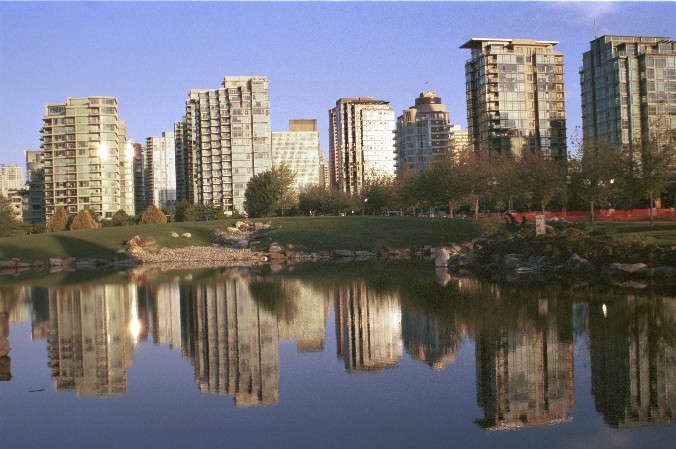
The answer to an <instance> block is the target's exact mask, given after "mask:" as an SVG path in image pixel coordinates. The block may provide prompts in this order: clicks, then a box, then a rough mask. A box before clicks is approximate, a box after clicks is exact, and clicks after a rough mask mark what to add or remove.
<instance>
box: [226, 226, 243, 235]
mask: <svg viewBox="0 0 676 449" xmlns="http://www.w3.org/2000/svg"><path fill="white" fill-rule="evenodd" d="M227 231H228V233H230V234H239V233H240V232H242V231H240V230H239V228H232V227H228V229H227Z"/></svg>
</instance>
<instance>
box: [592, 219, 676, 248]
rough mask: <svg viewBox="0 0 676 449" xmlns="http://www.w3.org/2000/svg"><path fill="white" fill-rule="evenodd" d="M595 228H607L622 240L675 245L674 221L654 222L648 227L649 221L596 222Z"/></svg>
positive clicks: (675, 225) (675, 231)
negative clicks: (653, 224)
mask: <svg viewBox="0 0 676 449" xmlns="http://www.w3.org/2000/svg"><path fill="white" fill-rule="evenodd" d="M593 228H595V229H607V230H609V231H610V232H612V233H613V234H614V235H615V237H616V238H619V239H622V240H638V241H641V242H645V243H656V244H659V245H676V223H674V222H668V223H665V222H656V223H655V226H653V227H652V228H651V227H650V223H596V224H594V225H593Z"/></svg>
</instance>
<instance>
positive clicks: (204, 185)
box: [174, 76, 272, 214]
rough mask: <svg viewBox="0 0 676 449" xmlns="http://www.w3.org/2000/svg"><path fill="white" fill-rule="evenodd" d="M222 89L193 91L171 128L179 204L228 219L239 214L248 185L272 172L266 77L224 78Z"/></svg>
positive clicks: (268, 99)
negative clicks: (207, 208) (219, 210)
mask: <svg viewBox="0 0 676 449" xmlns="http://www.w3.org/2000/svg"><path fill="white" fill-rule="evenodd" d="M222 86H223V87H222V88H219V89H192V90H191V91H190V94H189V97H188V100H187V101H186V114H185V116H184V117H183V120H182V122H181V123H180V124H175V126H174V130H175V131H176V133H177V138H176V142H177V147H176V154H177V161H176V164H177V174H176V178H177V181H178V182H179V183H183V184H182V185H180V186H177V191H178V192H177V193H178V198H177V199H178V200H179V201H180V200H181V199H185V200H187V201H188V202H190V203H192V204H203V205H213V206H220V207H223V209H224V211H225V213H226V214H231V213H232V212H233V211H235V210H239V211H241V210H243V208H244V192H245V190H246V184H247V182H248V181H249V180H250V179H251V178H252V177H253V176H254V175H256V174H258V173H262V172H264V171H266V170H269V169H270V168H271V167H272V154H271V137H270V98H269V95H268V78H267V77H265V76H226V77H225V78H224V79H223V83H222ZM179 134H180V135H179Z"/></svg>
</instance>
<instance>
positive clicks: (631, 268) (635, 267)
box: [610, 262, 648, 274]
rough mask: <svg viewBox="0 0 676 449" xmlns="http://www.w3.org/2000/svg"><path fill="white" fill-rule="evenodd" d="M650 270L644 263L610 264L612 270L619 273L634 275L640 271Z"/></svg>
mask: <svg viewBox="0 0 676 449" xmlns="http://www.w3.org/2000/svg"><path fill="white" fill-rule="evenodd" d="M644 268H648V266H647V265H646V264H644V263H619V262H615V263H612V264H610V269H611V270H613V271H615V272H618V273H626V274H634V273H636V272H638V271H639V270H642V269H644Z"/></svg>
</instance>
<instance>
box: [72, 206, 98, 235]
mask: <svg viewBox="0 0 676 449" xmlns="http://www.w3.org/2000/svg"><path fill="white" fill-rule="evenodd" d="M98 227H99V224H98V223H97V222H96V220H95V219H94V217H92V215H91V214H90V213H89V210H87V209H82V210H81V211H80V212H78V213H77V215H75V218H73V222H72V223H71V224H70V228H69V229H70V230H71V231H74V230H77V229H98Z"/></svg>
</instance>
